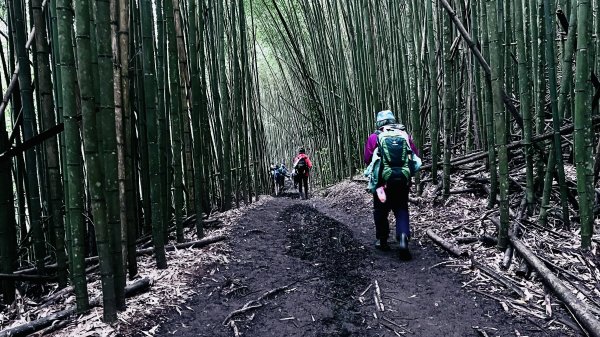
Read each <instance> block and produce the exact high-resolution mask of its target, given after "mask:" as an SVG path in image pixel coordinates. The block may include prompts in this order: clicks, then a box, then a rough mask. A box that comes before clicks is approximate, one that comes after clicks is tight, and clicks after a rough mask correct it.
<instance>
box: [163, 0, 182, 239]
mask: <svg viewBox="0 0 600 337" xmlns="http://www.w3.org/2000/svg"><path fill="white" fill-rule="evenodd" d="M164 10H165V19H166V28H167V40H168V55H169V59H168V61H169V83H170V86H169V89H170V95H169V104H170V106H169V111H170V113H171V120H172V121H173V123H172V124H171V130H172V134H173V162H174V165H173V166H174V170H175V177H174V182H173V187H174V191H173V193H174V195H173V201H174V206H175V226H176V233H177V242H183V240H184V238H183V208H184V203H183V166H182V164H183V158H182V150H183V147H182V143H183V135H182V133H183V123H182V121H181V119H182V117H183V113H182V109H181V107H180V104H181V92H180V85H179V82H180V81H181V76H180V75H179V68H178V57H177V41H176V38H175V18H174V16H173V0H165V1H164Z"/></svg>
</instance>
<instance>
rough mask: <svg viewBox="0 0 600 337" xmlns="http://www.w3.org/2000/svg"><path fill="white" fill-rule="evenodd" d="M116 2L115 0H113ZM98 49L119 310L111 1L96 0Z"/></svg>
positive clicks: (122, 279) (121, 280) (98, 102)
mask: <svg viewBox="0 0 600 337" xmlns="http://www.w3.org/2000/svg"><path fill="white" fill-rule="evenodd" d="M111 1H116V0H111ZM95 14H96V20H95V22H96V49H97V53H98V74H99V77H98V83H96V87H97V89H98V91H97V92H98V95H97V96H96V97H97V100H96V106H97V108H98V114H99V116H98V117H99V119H98V121H100V124H99V125H98V126H99V128H98V131H99V132H101V133H100V134H101V135H102V141H101V143H102V148H103V151H102V152H103V164H104V180H105V184H104V185H103V186H104V193H105V200H106V210H107V220H108V223H107V229H108V231H107V235H108V237H109V238H110V249H111V252H112V253H111V254H112V259H113V271H114V280H115V284H114V286H115V299H116V303H117V308H118V309H119V310H124V309H125V272H124V268H123V252H122V245H121V215H120V209H119V184H118V182H119V175H118V157H117V135H116V131H115V99H114V77H113V59H112V53H113V51H112V46H111V43H112V38H111V27H110V1H109V0H96V13H95Z"/></svg>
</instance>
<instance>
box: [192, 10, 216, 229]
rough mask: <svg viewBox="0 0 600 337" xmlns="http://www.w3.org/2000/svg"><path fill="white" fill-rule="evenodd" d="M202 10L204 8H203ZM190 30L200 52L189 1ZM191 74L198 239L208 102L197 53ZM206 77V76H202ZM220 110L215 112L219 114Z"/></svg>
mask: <svg viewBox="0 0 600 337" xmlns="http://www.w3.org/2000/svg"><path fill="white" fill-rule="evenodd" d="M201 8H202V7H201ZM189 11H190V12H189V25H190V26H189V30H188V34H189V35H188V43H189V47H190V50H198V48H197V46H198V40H197V37H198V35H199V36H200V37H202V36H204V32H203V31H200V32H198V30H197V29H198V23H197V18H198V16H197V14H196V0H190V1H189ZM202 25H203V20H201V23H200V26H202ZM199 47H200V53H199V55H200V56H201V57H202V55H203V54H204V43H202V44H200V45H199ZM189 58H190V72H191V77H190V80H191V96H192V97H191V114H192V131H193V134H194V148H193V151H194V152H193V154H194V158H193V160H194V192H195V196H194V201H195V205H194V206H195V209H196V235H197V236H198V238H203V237H204V229H203V224H202V216H201V215H202V214H203V211H204V210H203V207H202V206H203V198H202V197H203V195H202V191H201V190H202V189H203V188H204V181H203V171H202V167H203V159H204V156H203V149H204V146H206V145H203V144H201V140H202V139H203V137H206V135H205V134H204V132H202V131H204V130H203V129H202V126H201V122H200V116H201V115H204V114H206V110H205V109H206V104H204V102H206V101H205V100H204V97H205V93H204V91H203V90H202V87H201V82H200V68H199V64H198V59H197V55H196V53H190V54H189ZM202 76H204V75H202ZM214 104H215V109H218V104H219V103H218V99H217V98H216V97H215V98H214ZM217 111H218V110H215V113H217Z"/></svg>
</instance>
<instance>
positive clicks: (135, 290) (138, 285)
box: [0, 278, 150, 337]
mask: <svg viewBox="0 0 600 337" xmlns="http://www.w3.org/2000/svg"><path fill="white" fill-rule="evenodd" d="M148 288H150V279H148V278H143V279H141V280H138V281H136V282H134V283H132V284H130V285H128V286H127V287H125V296H126V297H131V296H135V295H137V294H139V293H140V292H143V291H146V290H147V289H148ZM100 304H101V300H100V298H99V297H97V298H94V299H92V300H91V301H90V308H93V307H98V306H100ZM76 311H77V307H75V306H72V307H70V308H68V309H65V310H62V311H59V312H56V313H54V314H51V315H48V316H46V317H44V318H40V319H38V320H35V321H32V322H28V323H25V324H23V325H19V326H16V327H14V328H10V329H6V330H2V331H0V337H18V336H26V335H29V334H32V333H34V332H36V331H39V330H41V329H44V328H46V327H48V326H50V325H52V323H53V322H55V321H61V320H64V319H67V318H68V317H69V316H71V315H73V314H75V312H76Z"/></svg>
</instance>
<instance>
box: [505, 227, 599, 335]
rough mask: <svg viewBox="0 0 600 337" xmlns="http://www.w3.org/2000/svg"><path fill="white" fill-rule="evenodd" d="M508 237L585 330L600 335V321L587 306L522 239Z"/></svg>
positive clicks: (590, 333)
mask: <svg viewBox="0 0 600 337" xmlns="http://www.w3.org/2000/svg"><path fill="white" fill-rule="evenodd" d="M509 238H510V241H511V243H512V245H513V246H514V247H515V249H516V250H517V251H518V252H519V254H521V256H522V257H523V258H524V259H525V260H527V262H529V265H530V266H531V267H533V268H534V269H535V270H536V271H537V272H538V274H539V275H540V276H541V278H542V279H543V280H544V283H545V284H546V285H547V286H548V287H549V288H551V289H552V290H553V291H554V293H555V295H556V296H557V297H558V298H559V299H560V300H561V301H562V302H563V303H564V304H565V305H566V306H567V307H568V308H569V310H570V311H571V313H572V315H573V316H574V317H575V318H576V319H577V321H578V322H580V323H581V325H582V327H583V328H585V329H586V330H587V332H588V334H589V335H590V336H593V337H600V321H599V320H598V319H597V318H596V317H595V316H594V315H593V314H592V312H591V311H590V309H589V308H588V306H587V305H586V304H585V303H583V302H582V301H580V300H579V299H578V298H577V297H576V296H575V295H574V294H573V293H572V292H571V291H570V290H569V288H567V287H566V286H565V285H564V284H563V283H562V282H561V281H560V280H559V279H558V277H556V275H554V274H553V273H552V272H551V271H550V269H548V267H546V265H545V264H544V262H543V261H542V260H540V259H539V258H538V257H537V256H536V255H535V254H534V253H533V252H532V251H531V250H530V249H529V248H528V247H527V246H525V244H523V242H522V241H520V240H519V239H517V238H516V237H514V236H513V235H509Z"/></svg>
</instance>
